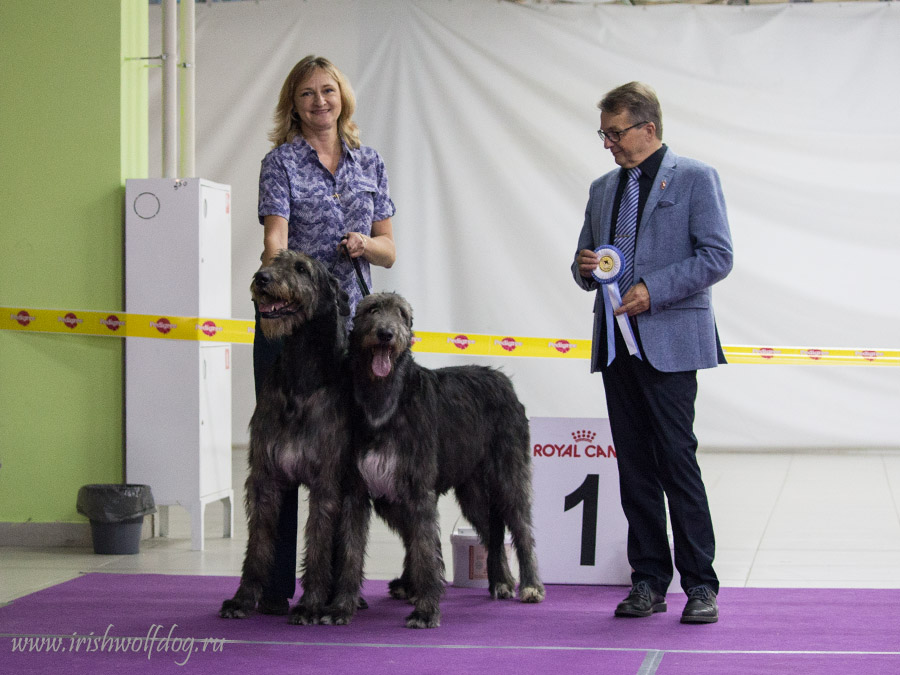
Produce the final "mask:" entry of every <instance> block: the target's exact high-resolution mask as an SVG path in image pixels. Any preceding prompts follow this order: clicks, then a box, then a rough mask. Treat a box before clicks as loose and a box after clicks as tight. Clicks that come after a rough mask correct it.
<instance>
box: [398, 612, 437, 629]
mask: <svg viewBox="0 0 900 675" xmlns="http://www.w3.org/2000/svg"><path fill="white" fill-rule="evenodd" d="M440 625H441V613H440V612H423V611H422V610H419V609H417V610H414V611H413V613H412V614H410V615H409V616H408V617H406V627H407V628H437V627H438V626H440Z"/></svg>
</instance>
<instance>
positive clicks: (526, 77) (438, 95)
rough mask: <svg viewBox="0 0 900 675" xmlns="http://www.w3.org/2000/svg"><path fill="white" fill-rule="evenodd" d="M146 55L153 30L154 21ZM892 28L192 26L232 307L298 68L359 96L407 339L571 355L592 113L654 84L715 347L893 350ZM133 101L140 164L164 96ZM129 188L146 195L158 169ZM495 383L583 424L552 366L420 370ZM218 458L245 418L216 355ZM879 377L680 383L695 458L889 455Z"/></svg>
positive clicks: (895, 28)
mask: <svg viewBox="0 0 900 675" xmlns="http://www.w3.org/2000/svg"><path fill="white" fill-rule="evenodd" d="M150 16H151V53H159V51H158V50H159V32H160V10H159V7H156V6H154V7H151V8H150ZM898 36H900V8H898V7H897V3H896V2H873V3H852V4H846V5H841V4H837V3H822V4H808V3H804V4H786V5H764V6H744V7H737V6H698V5H666V6H652V7H646V6H644V7H629V6H618V5H616V6H613V5H596V6H595V5H589V4H576V5H542V4H537V5H528V4H524V5H520V4H513V3H508V2H497V1H495V0H305V1H304V2H297V1H295V0H267V1H265V2H240V3H208V4H206V5H198V6H197V65H196V68H197V120H198V129H197V139H198V147H197V167H198V173H199V175H200V176H202V177H204V178H209V179H211V180H215V181H219V182H223V183H229V184H231V186H232V188H233V197H232V204H233V228H234V230H233V246H234V250H233V260H234V268H233V275H234V287H233V290H232V292H233V306H234V316H235V317H236V318H244V319H249V318H252V307H251V304H250V299H249V292H248V290H247V288H248V285H249V282H250V277H251V275H252V273H253V272H254V271H255V270H256V268H257V266H258V258H259V254H260V251H261V247H262V228H261V227H260V226H259V225H258V222H257V219H256V199H257V180H258V172H259V162H260V159H261V158H262V156H263V155H264V154H265V153H266V152H267V150H268V149H269V146H268V142H267V141H266V134H267V132H268V130H269V129H270V126H271V115H272V111H273V109H274V106H275V101H276V97H277V94H278V91H279V89H280V87H281V84H282V82H283V80H284V78H285V76H286V75H287V73H288V71H289V70H290V68H291V67H292V66H293V65H294V63H296V62H297V61H298V60H299V59H300V58H302V57H303V56H305V55H306V54H311V53H315V54H319V55H323V56H326V57H328V58H330V59H331V60H332V61H334V62H335V63H336V64H337V65H338V67H340V68H341V69H342V70H343V71H344V72H345V73H346V74H347V75H348V77H349V78H350V81H351V82H352V83H353V86H354V89H355V91H356V94H357V100H358V112H357V114H356V119H357V121H358V123H359V125H360V127H361V129H362V135H363V142H364V143H365V144H367V145H371V146H373V147H375V148H376V149H377V150H378V151H379V152H380V153H381V154H382V156H383V157H384V159H385V162H386V164H387V169H388V175H389V178H390V183H391V191H392V196H393V198H394V201H395V203H396V205H397V215H396V216H395V218H394V230H395V240H396V243H397V263H396V264H395V266H394V267H393V268H392V269H391V270H378V271H377V272H376V274H375V280H374V281H375V286H376V288H377V289H378V290H393V291H397V292H400V293H402V294H403V295H405V296H406V297H407V298H408V299H409V301H410V302H411V303H412V305H413V307H414V309H415V312H416V317H415V325H416V328H418V329H420V330H423V331H458V332H461V333H465V332H469V333H489V334H509V335H519V336H536V337H545V336H546V337H554V338H582V339H583V338H589V337H590V334H591V306H592V297H591V295H590V294H588V293H585V292H583V291H581V290H580V289H579V288H577V287H576V285H575V283H574V282H573V281H572V279H571V276H570V273H569V264H570V262H571V260H572V256H573V254H574V249H575V244H576V240H577V236H578V232H579V230H580V228H581V225H582V220H583V217H584V207H585V204H586V200H587V194H588V185H589V184H590V182H591V180H593V179H594V178H596V177H597V176H599V175H600V174H602V173H604V172H606V171H608V170H610V169H612V168H614V167H615V165H614V163H613V162H612V159H611V156H610V155H609V153H608V152H606V151H604V149H603V147H602V144H601V142H600V141H599V139H598V138H597V135H596V133H595V130H596V129H597V127H598V126H599V121H600V113H599V111H598V110H597V108H596V102H597V101H598V100H599V98H600V97H601V95H602V94H603V93H605V92H606V91H608V90H609V89H611V88H612V87H614V86H617V85H619V84H622V83H624V82H628V81H631V80H642V81H645V82H648V83H650V84H651V85H653V86H654V87H655V88H656V90H657V93H658V94H659V97H660V100H661V102H662V106H663V115H664V132H665V134H664V140H665V141H666V142H667V143H668V144H669V145H670V146H671V147H672V149H673V150H674V151H676V152H678V153H679V154H682V155H686V156H690V157H695V158H697V159H701V160H703V161H705V162H707V163H709V164H712V165H713V166H715V167H717V168H718V170H719V172H720V174H721V177H722V182H723V186H724V191H725V197H726V200H727V203H728V209H729V218H730V222H731V229H732V234H733V238H734V247H735V267H734V271H733V272H732V274H731V275H730V276H729V277H728V278H727V279H726V280H725V281H723V282H721V283H720V284H719V285H718V286H716V287H715V289H714V292H713V297H714V304H715V308H716V314H717V319H718V325H719V332H720V334H721V337H722V341H723V343H724V344H726V345H739V344H749V345H760V346H809V347H826V348H827V347H832V348H861V347H871V348H882V349H885V348H893V349H896V348H900V311H898V301H897V294H898V289H900V227H898V226H900V217H898V215H897V213H898V212H897V208H898V204H900V133H898V124H897V122H896V119H895V118H896V115H897V110H898V109H900V76H898V73H897V67H898V64H900V39H898ZM150 73H151V77H150V81H151V119H152V129H151V148H152V151H157V149H158V148H159V125H158V120H159V110H160V107H159V89H160V82H159V79H160V72H159V70H158V69H154V70H151V71H150ZM151 175H159V163H158V152H157V158H156V159H155V160H154V161H153V163H152V164H151ZM418 358H419V360H420V362H422V363H424V364H425V365H428V366H431V367H435V366H439V365H445V364H450V363H452V364H458V363H462V362H465V361H474V362H478V363H484V364H488V365H495V366H498V367H501V368H502V369H503V370H504V371H506V372H507V373H509V374H510V375H511V376H512V377H513V380H514V382H515V384H516V388H517V390H518V392H519V394H520V396H521V397H522V399H523V401H524V402H525V404H526V407H527V410H528V413H529V415H531V416H567V417H599V416H605V401H604V397H603V390H602V384H601V379H600V375H593V376H592V375H589V374H588V372H587V371H588V362H587V361H576V360H563V359H522V358H512V357H510V358H505V359H503V358H498V359H488V358H477V357H476V358H473V357H463V356H436V355H421V356H419V357H418ZM234 363H235V367H234V378H235V379H234V396H235V399H234V438H235V441H236V442H245V441H246V439H247V431H246V427H247V423H248V421H249V417H250V414H251V412H252V409H253V405H254V403H253V386H252V365H251V363H252V362H251V350H250V348H249V347H241V346H236V347H235V359H234ZM898 404H900V370H898V369H897V368H891V367H880V368H878V367H870V368H866V367H829V366H768V365H752V366H751V365H729V366H726V367H722V368H717V369H714V370H711V371H705V372H702V373H701V375H700V395H699V398H698V402H697V424H696V430H697V435H698V437H699V439H700V443H701V447H706V448H713V447H717V448H734V449H769V448H807V447H808V448H822V447H825V448H873V447H900V421H898V420H900V415H898V413H897V410H898V408H900V406H898Z"/></svg>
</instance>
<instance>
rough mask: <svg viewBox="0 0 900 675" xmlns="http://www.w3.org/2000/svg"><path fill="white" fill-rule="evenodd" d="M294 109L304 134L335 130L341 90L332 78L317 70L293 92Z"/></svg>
mask: <svg viewBox="0 0 900 675" xmlns="http://www.w3.org/2000/svg"><path fill="white" fill-rule="evenodd" d="M294 108H295V109H296V110H297V114H298V115H299V116H300V122H301V125H302V129H303V132H304V133H306V132H307V131H311V132H316V131H326V130H328V129H333V128H336V127H337V121H338V117H339V116H340V114H341V89H340V87H339V86H338V83H337V82H335V81H334V78H333V77H331V76H330V75H329V74H328V73H326V72H325V71H324V70H322V69H321V68H317V69H316V70H314V71H313V72H312V74H311V75H310V76H309V77H308V78H306V79H305V80H303V81H302V82H301V83H300V84H299V85H298V87H297V89H296V90H295V91H294Z"/></svg>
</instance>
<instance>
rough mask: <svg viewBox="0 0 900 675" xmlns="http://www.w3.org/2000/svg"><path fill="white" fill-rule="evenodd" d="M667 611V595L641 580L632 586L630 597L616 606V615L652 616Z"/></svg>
mask: <svg viewBox="0 0 900 675" xmlns="http://www.w3.org/2000/svg"><path fill="white" fill-rule="evenodd" d="M665 611H666V597H665V596H664V595H660V594H659V593H657V592H656V591H654V590H653V589H652V588H650V584H648V583H647V582H646V581H639V582H637V583H636V584H635V585H634V586H632V587H631V592H630V593H629V594H628V597H627V598H625V599H624V600H623V601H622V602H620V603H619V605H618V607H616V616H627V617H636V616H650V615H651V614H656V613H657V612H665Z"/></svg>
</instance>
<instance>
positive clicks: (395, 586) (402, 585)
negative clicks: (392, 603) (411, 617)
mask: <svg viewBox="0 0 900 675" xmlns="http://www.w3.org/2000/svg"><path fill="white" fill-rule="evenodd" d="M388 595H390V596H391V597H392V598H394V600H409V599H410V595H411V594H410V593H409V591H408V590H407V588H406V582H404V581H403V579H393V580H392V581H391V582H390V583H389V584H388Z"/></svg>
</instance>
